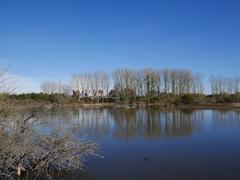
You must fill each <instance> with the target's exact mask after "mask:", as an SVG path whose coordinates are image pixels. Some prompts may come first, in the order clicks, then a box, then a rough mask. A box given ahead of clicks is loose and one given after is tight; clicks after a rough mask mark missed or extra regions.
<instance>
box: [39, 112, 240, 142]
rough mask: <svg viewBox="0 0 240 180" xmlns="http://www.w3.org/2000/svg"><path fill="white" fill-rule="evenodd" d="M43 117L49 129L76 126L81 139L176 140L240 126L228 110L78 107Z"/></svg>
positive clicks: (239, 119) (237, 117)
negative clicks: (204, 132) (222, 128)
mask: <svg viewBox="0 0 240 180" xmlns="http://www.w3.org/2000/svg"><path fill="white" fill-rule="evenodd" d="M42 118H43V119H45V121H46V122H47V123H48V126H47V128H51V127H55V126H69V125H74V126H75V127H76V130H77V133H79V136H83V135H84V136H86V137H94V138H103V137H113V138H117V139H131V138H157V137H163V138H174V137H183V136H192V135H193V133H197V132H201V131H204V130H206V129H207V128H216V127H228V126H240V112H239V111H226V110H161V109H156V108H79V109H78V108H75V109H61V110H58V111H55V112H50V113H48V114H44V115H42ZM44 128H46V125H45V126H43V127H42V129H44Z"/></svg>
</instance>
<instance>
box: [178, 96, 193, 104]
mask: <svg viewBox="0 0 240 180" xmlns="http://www.w3.org/2000/svg"><path fill="white" fill-rule="evenodd" d="M194 99H195V98H194V96H193V95H190V94H187V95H184V96H182V98H181V103H182V104H193V103H194Z"/></svg>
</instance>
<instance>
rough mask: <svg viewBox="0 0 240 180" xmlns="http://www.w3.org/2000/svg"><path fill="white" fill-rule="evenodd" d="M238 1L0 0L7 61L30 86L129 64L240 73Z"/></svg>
mask: <svg viewBox="0 0 240 180" xmlns="http://www.w3.org/2000/svg"><path fill="white" fill-rule="evenodd" d="M239 9H240V1H238V0H181V1H180V0H34V1H33V0H21V1H20V0H0V60H1V61H2V62H3V63H9V64H11V69H10V73H13V74H15V75H17V76H19V77H22V78H23V79H24V81H25V83H26V85H25V86H26V87H24V88H25V90H26V91H34V90H38V87H39V83H40V82H41V81H44V80H63V81H67V80H68V79H69V78H70V77H71V75H72V74H74V73H80V72H87V71H94V70H106V71H109V72H111V71H112V70H113V69H115V68H121V67H127V68H134V69H141V68H146V67H153V68H166V67H168V68H187V69H190V70H192V71H194V72H199V73H202V74H204V75H205V77H207V76H208V75H211V74H223V75H227V76H231V75H235V74H240V73H239V67H240V23H239V22H240V10H239Z"/></svg>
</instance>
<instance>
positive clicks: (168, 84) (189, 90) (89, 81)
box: [41, 68, 240, 97]
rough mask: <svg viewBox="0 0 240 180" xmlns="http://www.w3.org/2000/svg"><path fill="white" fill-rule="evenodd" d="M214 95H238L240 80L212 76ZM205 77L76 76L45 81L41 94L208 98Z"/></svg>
mask: <svg viewBox="0 0 240 180" xmlns="http://www.w3.org/2000/svg"><path fill="white" fill-rule="evenodd" d="M209 82H210V88H211V93H212V94H223V93H228V94H236V93H238V92H239V91H240V76H236V77H224V76H211V77H210V79H209ZM205 87H206V86H205V84H204V80H203V75H201V74H199V73H193V72H191V71H190V70H186V69H162V70H157V69H151V68H148V69H142V70H132V69H127V68H126V69H116V70H114V71H113V72H112V73H111V74H110V73H107V72H102V71H101V72H90V73H81V74H74V75H73V76H72V77H71V79H70V81H69V82H68V83H61V82H55V81H45V82H42V84H41V91H42V92H43V93H46V94H55V93H59V94H71V93H72V91H79V92H80V94H82V96H97V94H98V92H99V91H101V95H103V96H108V95H109V93H113V92H114V94H115V95H116V96H120V97H130V96H159V95H161V94H172V95H183V94H204V93H205Z"/></svg>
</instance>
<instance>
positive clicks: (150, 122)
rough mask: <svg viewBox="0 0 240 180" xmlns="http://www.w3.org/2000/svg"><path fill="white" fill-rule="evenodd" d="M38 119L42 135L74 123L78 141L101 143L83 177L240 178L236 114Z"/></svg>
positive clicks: (113, 112)
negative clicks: (96, 154) (100, 156)
mask: <svg viewBox="0 0 240 180" xmlns="http://www.w3.org/2000/svg"><path fill="white" fill-rule="evenodd" d="M42 118H43V119H45V120H46V122H47V124H44V125H42V126H41V132H42V133H48V132H50V131H51V129H52V128H53V127H56V126H68V125H69V124H73V125H75V126H76V127H78V128H77V131H76V135H77V136H78V138H81V139H89V140H94V141H97V142H99V143H100V147H101V149H100V151H99V153H100V154H101V155H102V156H104V158H103V159H101V158H90V159H88V161H87V162H86V167H85V169H86V177H85V179H97V180H98V179H100V180H106V179H110V180H112V179H113V180H117V179H138V180H139V179H144V180H145V179H151V180H154V179H156V180H159V179H163V180H175V179H178V180H188V179H191V180H192V179H194V180H206V179H207V180H208V179H209V180H215V179H217V180H221V179H224V180H238V179H240V111H237V110H236V111H234V110H194V111H193V110H185V111H183V110H161V109H159V108H136V109H134V108H133V109H131V108H130V109H126V108H81V109H65V110H61V111H59V112H49V113H48V114H45V115H43V117H42ZM63 179H74V176H73V177H64V178H63ZM75 179H77V177H75Z"/></svg>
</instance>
